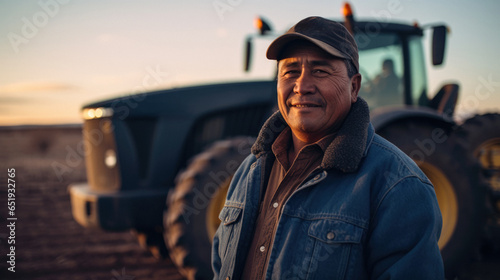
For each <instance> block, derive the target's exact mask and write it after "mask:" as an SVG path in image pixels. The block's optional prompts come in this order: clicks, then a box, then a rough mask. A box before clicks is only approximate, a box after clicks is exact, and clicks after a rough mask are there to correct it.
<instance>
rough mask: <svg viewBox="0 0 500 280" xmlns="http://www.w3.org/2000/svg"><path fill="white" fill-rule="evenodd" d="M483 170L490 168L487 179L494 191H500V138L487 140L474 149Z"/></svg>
mask: <svg viewBox="0 0 500 280" xmlns="http://www.w3.org/2000/svg"><path fill="white" fill-rule="evenodd" d="M474 156H475V157H476V159H477V160H478V161H479V163H480V164H481V168H483V170H489V172H488V174H489V175H487V178H486V180H487V181H488V185H489V186H490V188H491V189H492V190H494V191H500V138H493V139H490V140H488V141H485V142H484V143H482V144H481V145H479V147H477V149H476V150H475V151H474Z"/></svg>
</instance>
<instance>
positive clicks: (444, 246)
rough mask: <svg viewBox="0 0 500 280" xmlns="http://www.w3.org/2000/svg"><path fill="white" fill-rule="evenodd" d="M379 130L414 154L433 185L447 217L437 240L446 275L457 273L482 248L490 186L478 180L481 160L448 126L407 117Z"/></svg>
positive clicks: (400, 146) (414, 158)
mask: <svg viewBox="0 0 500 280" xmlns="http://www.w3.org/2000/svg"><path fill="white" fill-rule="evenodd" d="M377 133H378V134H380V135H381V136H382V137H384V138H386V139H387V140H389V141H390V142H392V143H394V144H395V145H396V146H397V147H398V148H400V149H401V150H402V151H403V152H405V153H406V154H407V155H408V156H410V157H411V158H412V159H413V160H414V161H415V162H416V163H417V165H418V166H419V167H420V169H421V170H422V171H423V172H424V173H425V174H426V176H427V177H428V178H429V180H431V182H432V184H433V185H434V190H435V192H436V196H437V200H438V203H439V208H440V210H441V215H442V217H443V226H442V229H441V237H440V239H439V242H438V245H439V248H440V250H441V254H442V256H443V261H444V265H445V273H446V278H447V279H454V278H455V277H456V276H457V275H458V274H460V272H461V271H462V269H463V268H464V267H466V264H468V263H469V262H470V261H471V260H472V257H473V256H474V255H475V254H476V253H477V251H478V250H479V242H480V237H481V234H482V229H483V226H484V223H485V220H484V218H485V211H486V210H485V209H486V208H485V192H484V188H483V187H482V186H481V185H480V184H479V185H478V184H477V181H478V176H477V173H478V172H477V165H476V164H475V162H474V160H473V159H471V158H469V157H468V156H467V153H466V151H465V149H464V148H463V147H462V146H461V145H460V144H459V143H457V142H455V141H453V139H452V138H451V137H450V136H449V135H450V129H449V128H446V127H439V126H433V125H432V124H431V123H427V122H421V121H412V120H408V121H401V122H398V123H395V124H390V125H388V126H387V127H384V128H382V129H381V130H380V131H377Z"/></svg>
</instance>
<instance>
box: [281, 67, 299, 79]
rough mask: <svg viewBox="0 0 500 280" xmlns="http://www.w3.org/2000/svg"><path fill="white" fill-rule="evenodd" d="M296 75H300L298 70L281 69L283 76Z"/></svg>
mask: <svg viewBox="0 0 500 280" xmlns="http://www.w3.org/2000/svg"><path fill="white" fill-rule="evenodd" d="M297 75H300V71H299V70H295V69H290V70H285V71H283V74H282V76H284V77H291V76H297Z"/></svg>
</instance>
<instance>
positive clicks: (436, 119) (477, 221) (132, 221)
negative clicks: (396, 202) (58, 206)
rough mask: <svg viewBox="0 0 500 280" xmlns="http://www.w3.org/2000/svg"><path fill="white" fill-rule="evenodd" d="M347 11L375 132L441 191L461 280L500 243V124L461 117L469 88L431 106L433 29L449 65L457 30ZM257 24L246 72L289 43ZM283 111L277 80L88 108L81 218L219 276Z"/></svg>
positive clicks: (191, 271)
mask: <svg viewBox="0 0 500 280" xmlns="http://www.w3.org/2000/svg"><path fill="white" fill-rule="evenodd" d="M343 10H344V20H343V22H344V24H345V26H346V27H347V28H348V30H350V32H351V33H352V34H353V35H354V37H355V39H356V41H357V43H358V47H359V61H360V63H359V64H360V73H361V74H362V85H361V90H360V96H362V97H363V98H364V99H365V100H366V101H367V102H368V104H369V106H370V111H371V122H372V124H373V125H374V127H375V129H376V132H377V133H378V134H380V135H381V136H383V137H384V138H386V139H388V140H389V141H391V142H392V143H394V144H395V145H396V146H398V147H399V148H400V149H401V150H402V151H403V152H405V153H406V154H408V155H409V156H410V157H411V158H412V159H413V160H414V161H415V162H416V163H417V164H418V166H419V167H420V168H421V169H422V170H423V171H424V172H425V174H426V175H427V176H428V177H429V179H430V180H431V181H432V183H433V185H434V187H435V191H436V195H437V197H438V202H439V206H440V209H441V213H442V216H443V227H442V234H441V238H440V240H439V247H440V250H441V253H442V256H443V260H444V264H445V273H446V277H447V279H453V278H455V277H457V276H459V275H460V274H461V273H463V272H464V271H465V270H466V269H467V264H469V263H470V262H471V261H472V260H473V259H474V258H476V257H477V256H478V255H480V254H484V252H485V251H488V250H493V249H494V248H496V247H497V246H498V244H499V242H498V241H497V239H498V237H497V236H498V233H497V232H498V224H500V223H498V221H499V212H500V200H499V194H500V115H499V114H496V113H489V114H484V115H476V116H474V117H472V118H470V119H467V120H465V121H463V122H458V121H456V120H454V111H455V107H456V103H457V100H458V97H459V85H458V84H445V85H443V86H442V88H441V89H440V90H439V91H438V92H437V93H436V94H434V95H433V96H432V98H429V94H428V92H427V77H426V71H425V69H426V68H425V56H424V47H423V37H424V33H427V31H429V33H430V32H432V47H431V49H432V64H433V65H440V64H442V63H443V61H444V57H445V55H444V54H445V49H446V47H445V45H446V37H447V32H448V27H447V26H444V25H425V26H419V25H418V24H405V23H395V22H380V21H361V20H355V18H354V16H353V13H352V9H351V7H350V5H349V4H346V5H345V6H344V9H343ZM256 23H257V28H258V32H256V34H251V35H249V36H248V37H247V38H246V52H245V54H246V55H245V70H246V71H249V69H250V64H251V60H252V59H251V54H252V46H253V41H254V40H257V39H259V38H263V37H274V36H277V35H278V34H276V33H274V32H273V31H272V29H271V27H270V24H269V23H267V22H266V21H264V20H263V19H261V18H259V19H258V20H257V21H256ZM276 109H277V105H276V81H275V79H269V80H260V81H244V82H232V83H220V84H207V85H201V86H189V87H182V88H174V89H166V90H159V91H154V92H148V93H141V94H135V95H129V96H125V97H120V98H114V99H108V100H104V101H99V102H94V103H92V104H88V105H85V106H83V108H82V114H83V119H84V123H83V138H84V142H85V147H86V151H87V153H86V169H87V179H88V182H85V183H75V184H72V185H70V186H69V191H70V197H71V205H72V213H73V217H74V218H75V220H76V221H77V222H78V223H80V224H81V225H83V226H85V227H96V228H101V229H104V230H109V231H124V230H132V231H133V232H134V233H135V234H136V235H137V238H138V240H139V243H140V244H142V245H143V246H145V247H147V248H149V249H150V250H151V252H152V253H153V254H154V255H155V256H158V257H165V256H167V255H169V256H170V258H171V259H172V261H173V262H174V263H175V264H176V265H177V267H178V268H179V271H180V272H181V273H182V274H183V275H184V276H185V277H186V278H188V279H210V278H211V277H212V270H211V266H210V252H211V240H212V237H213V236H214V234H215V231H216V229H217V227H218V225H219V224H220V220H219V212H220V210H221V209H222V207H223V204H224V200H225V196H226V192H227V188H228V186H229V182H230V180H231V178H232V175H233V174H234V172H235V171H236V169H237V168H238V166H239V164H240V163H241V162H242V161H243V159H244V158H245V157H246V156H247V155H248V154H249V153H250V148H251V146H252V144H253V141H254V140H255V137H256V136H257V134H258V132H259V130H260V128H261V126H262V124H263V123H264V121H265V120H266V119H267V118H268V117H269V116H270V115H271V114H272V113H273V112H274V111H276ZM402 215H404V213H402ZM485 248H488V249H485ZM492 248H493V249H492Z"/></svg>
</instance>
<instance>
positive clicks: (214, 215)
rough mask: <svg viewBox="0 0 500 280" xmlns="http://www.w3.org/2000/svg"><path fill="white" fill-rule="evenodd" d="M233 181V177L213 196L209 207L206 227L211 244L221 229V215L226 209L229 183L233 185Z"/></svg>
mask: <svg viewBox="0 0 500 280" xmlns="http://www.w3.org/2000/svg"><path fill="white" fill-rule="evenodd" d="M231 179H232V177H231V178H228V179H227V180H226V181H225V182H224V183H223V184H222V185H221V186H220V188H219V189H218V190H217V191H216V192H215V194H214V195H213V196H212V199H211V200H210V204H209V205H208V209H207V222H206V225H207V233H208V238H209V239H210V243H211V242H212V239H213V238H214V235H215V232H216V231H217V228H218V227H219V224H220V220H219V213H220V211H221V210H222V208H223V207H224V203H225V202H226V196H227V191H228V189H229V183H231Z"/></svg>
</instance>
